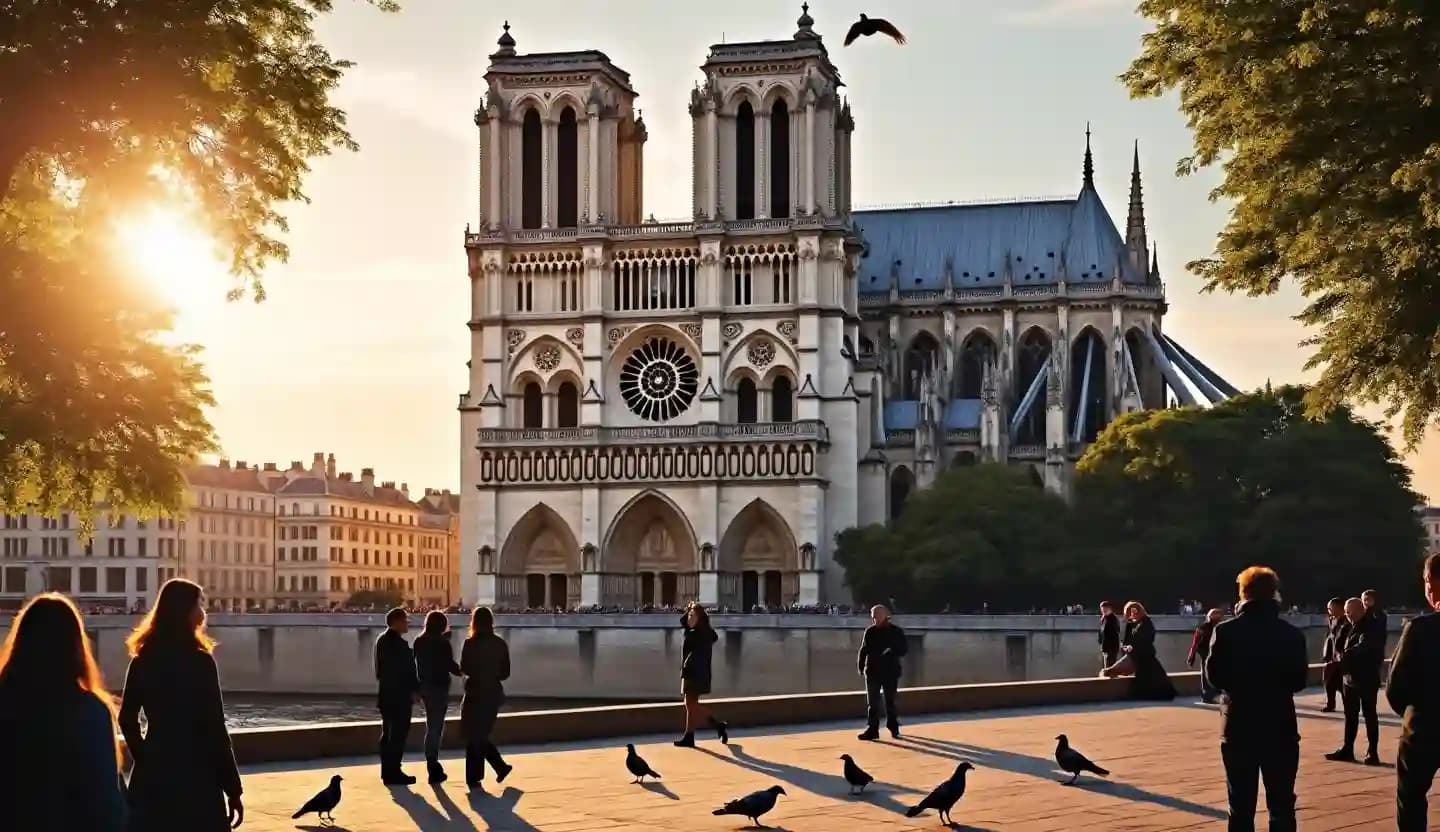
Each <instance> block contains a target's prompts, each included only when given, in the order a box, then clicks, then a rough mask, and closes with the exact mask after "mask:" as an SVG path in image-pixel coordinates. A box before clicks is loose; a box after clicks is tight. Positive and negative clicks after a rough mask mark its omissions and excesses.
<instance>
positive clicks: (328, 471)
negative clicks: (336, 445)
mask: <svg viewBox="0 0 1440 832" xmlns="http://www.w3.org/2000/svg"><path fill="white" fill-rule="evenodd" d="M325 477H326V479H332V480H333V479H335V455H334V454H330V455H329V456H328V457H326V458H325Z"/></svg>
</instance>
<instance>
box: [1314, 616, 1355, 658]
mask: <svg viewBox="0 0 1440 832" xmlns="http://www.w3.org/2000/svg"><path fill="white" fill-rule="evenodd" d="M1349 633H1350V622H1349V621H1346V620H1345V617H1344V616H1341V617H1339V618H1337V619H1335V620H1334V621H1331V622H1330V627H1329V632H1328V634H1327V635H1326V636H1325V648H1324V651H1323V652H1322V653H1321V656H1320V658H1321V659H1323V660H1324V661H1327V662H1338V661H1340V645H1342V644H1344V643H1345V636H1347V635H1349Z"/></svg>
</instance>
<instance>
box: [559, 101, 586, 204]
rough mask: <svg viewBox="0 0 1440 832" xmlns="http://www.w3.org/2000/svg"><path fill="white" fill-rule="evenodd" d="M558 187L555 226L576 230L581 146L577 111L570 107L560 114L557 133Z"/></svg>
mask: <svg viewBox="0 0 1440 832" xmlns="http://www.w3.org/2000/svg"><path fill="white" fill-rule="evenodd" d="M555 153H556V160H555V161H556V163H557V164H556V183H555V186H556V187H555V191H556V193H555V196H556V199H557V200H558V201H557V202H556V203H555V225H557V226H559V227H560V228H574V227H575V226H576V225H578V224H579V223H578V222H577V221H576V218H577V216H578V214H579V210H580V194H579V187H580V186H579V182H580V176H579V171H580V158H579V153H580V143H579V140H578V133H577V130H576V124H575V110H574V109H573V108H571V107H566V108H565V109H564V110H562V111H561V112H560V126H559V127H558V128H557V129H556V133H555Z"/></svg>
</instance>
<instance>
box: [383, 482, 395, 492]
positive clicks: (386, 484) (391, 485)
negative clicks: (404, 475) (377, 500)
mask: <svg viewBox="0 0 1440 832" xmlns="http://www.w3.org/2000/svg"><path fill="white" fill-rule="evenodd" d="M380 487H381V488H388V489H390V490H391V491H394V490H395V481H394V480H386V481H385V482H382V483H380Z"/></svg>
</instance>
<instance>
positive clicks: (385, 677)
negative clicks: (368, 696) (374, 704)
mask: <svg viewBox="0 0 1440 832" xmlns="http://www.w3.org/2000/svg"><path fill="white" fill-rule="evenodd" d="M375 681H376V682H378V683H379V688H380V690H379V697H378V698H379V701H380V707H382V708H384V707H387V706H390V705H401V704H405V705H408V704H410V701H411V698H412V697H413V696H414V694H415V691H417V690H419V689H420V679H419V677H417V676H416V675H415V654H414V653H413V652H412V651H411V650H410V643H409V642H408V641H406V640H405V637H404V636H402V635H400V634H399V633H397V632H395V631H394V630H392V629H390V628H389V627H386V628H385V632H383V633H381V634H380V637H379V638H377V639H375Z"/></svg>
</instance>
